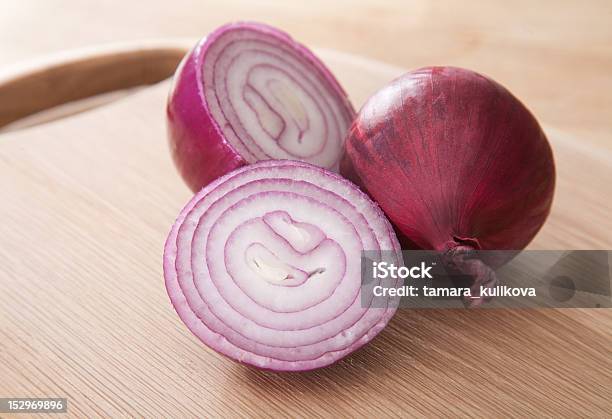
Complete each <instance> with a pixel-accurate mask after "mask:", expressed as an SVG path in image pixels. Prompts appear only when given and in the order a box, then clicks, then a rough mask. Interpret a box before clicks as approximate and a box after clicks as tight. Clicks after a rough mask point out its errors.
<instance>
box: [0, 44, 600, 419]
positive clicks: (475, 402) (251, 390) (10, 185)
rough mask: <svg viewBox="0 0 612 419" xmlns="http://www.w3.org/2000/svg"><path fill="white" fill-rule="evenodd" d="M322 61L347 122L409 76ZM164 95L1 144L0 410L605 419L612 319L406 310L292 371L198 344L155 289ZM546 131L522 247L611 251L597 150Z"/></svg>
mask: <svg viewBox="0 0 612 419" xmlns="http://www.w3.org/2000/svg"><path fill="white" fill-rule="evenodd" d="M182 52H183V47H182V46H180V47H176V48H174V47H168V46H167V45H157V46H155V45H147V46H139V47H138V48H135V47H127V48H126V47H122V48H120V49H118V50H117V49H113V48H110V49H106V50H105V51H103V52H100V51H96V50H94V51H89V52H87V53H86V54H84V55H83V54H80V53H75V54H72V55H70V56H69V57H62V58H61V59H59V60H55V61H53V62H52V63H50V62H48V61H46V62H43V63H39V64H36V65H34V66H33V67H29V68H28V69H27V71H26V72H25V73H21V75H20V74H19V73H14V74H13V76H10V77H9V76H4V82H3V83H2V84H0V115H3V116H2V118H4V119H3V123H6V122H8V121H10V120H14V119H16V118H18V117H21V116H24V115H26V114H28V113H31V112H32V111H34V110H41V109H44V108H46V107H49V106H51V105H56V104H58V103H62V102H64V101H66V100H73V99H79V98H83V97H86V96H89V95H91V94H94V93H100V92H104V91H109V90H113V89H115V88H127V87H132V86H135V85H137V84H140V83H152V82H155V81H157V80H160V79H162V78H163V77H165V76H167V75H168V74H169V72H170V71H171V69H172V68H173V67H174V66H175V65H176V61H177V60H178V58H179V57H180V55H181V54H182ZM318 53H319V55H320V56H321V57H322V59H323V60H324V61H325V62H326V63H327V64H328V65H329V66H330V67H331V68H332V70H333V71H334V72H335V74H336V75H337V76H338V78H339V80H340V81H341V83H342V84H343V85H344V86H345V87H346V89H347V90H348V92H349V94H350V96H351V97H352V98H353V100H354V103H355V104H356V105H357V106H359V105H361V104H362V103H363V101H364V100H365V98H366V97H367V96H368V95H369V94H370V93H372V92H374V91H375V90H376V88H377V87H380V86H381V85H383V84H385V83H386V82H387V81H389V80H390V79H391V78H393V77H395V76H397V75H399V74H400V73H401V72H402V69H399V68H395V67H390V66H388V65H384V64H381V63H377V62H373V61H370V60H367V59H364V58H360V57H355V56H351V55H347V54H343V53H339V52H335V51H323V50H321V51H318ZM15 74H16V75H15ZM66 83H68V84H66ZM168 86H169V82H168V81H163V82H161V83H159V84H156V85H153V86H150V87H147V88H144V89H141V90H139V91H138V92H137V93H134V94H132V95H129V96H127V97H124V98H122V99H120V100H118V101H114V102H112V103H110V104H106V105H104V106H101V107H97V108H95V109H93V110H89V111H87V112H84V113H80V114H76V115H72V116H70V117H66V118H63V119H59V120H56V121H54V122H50V123H47V124H43V125H38V126H35V127H32V128H28V129H24V130H19V131H12V132H7V133H5V134H3V135H0V191H2V195H1V197H0V220H1V221H0V257H1V259H0V261H1V263H0V285H1V286H2V289H1V292H0V396H1V397H7V396H11V397H13V396H14V397H67V398H68V400H69V402H68V403H69V405H68V406H69V407H68V411H69V414H70V415H73V416H80V417H85V416H87V417H91V416H114V417H117V416H125V415H130V416H146V417H196V416H200V417H202V416H221V415H224V416H242V415H248V416H251V415H254V416H273V415H274V416H276V415H285V416H302V415H320V416H335V417H337V416H367V417H374V416H387V415H392V416H397V415H403V416H432V415H433V416H458V415H461V416H468V415H469V416H481V417H492V416H504V417H506V416H514V417H544V416H547V417H559V416H573V417H577V416H583V417H584V416H591V417H604V416H608V417H609V416H610V415H611V414H612V310H603V309H601V310H586V309H572V310H515V311H510V310H400V311H399V312H398V313H397V314H396V316H395V317H394V319H393V320H392V322H391V323H390V325H389V326H388V327H387V328H386V329H385V330H384V331H383V332H382V333H381V334H380V335H379V337H378V338H376V339H375V341H374V342H373V343H372V344H370V345H369V346H367V347H366V348H364V349H362V350H360V351H358V352H357V353H355V354H353V355H352V356H350V357H348V358H346V359H345V360H343V361H341V362H339V363H337V364H336V365H334V366H331V367H329V368H325V369H322V370H318V371H313V372H308V373H301V374H278V373H271V372H262V371H257V370H254V369H251V368H249V367H245V366H241V365H239V364H236V363H234V362H232V361H230V360H228V359H225V358H223V357H221V356H219V355H217V354H216V353H214V352H213V351H212V350H210V349H208V348H207V347H205V346H203V345H202V344H201V343H200V342H199V341H198V340H197V339H196V338H195V337H194V336H192V335H191V333H190V332H189V331H188V330H187V328H186V327H184V326H183V325H182V323H181V322H180V320H179V318H178V316H177V315H176V313H175V312H174V310H173V308H172V306H171V305H170V302H169V300H168V297H167V295H166V292H165V289H164V285H163V277H162V249H163V243H164V239H165V237H166V234H167V232H168V231H169V229H170V226H171V224H172V223H173V221H174V218H175V217H176V215H177V214H178V212H179V210H180V209H181V208H182V206H183V205H184V204H185V203H186V202H187V200H188V199H189V198H190V196H191V193H190V192H189V190H188V189H187V188H186V186H185V185H184V184H183V182H182V181H181V179H180V178H179V176H178V174H177V172H176V171H175V169H174V167H173V164H172V162H171V160H170V157H169V153H168V147H167V144H166V137H165V126H164V124H165V121H164V104H165V98H166V93H167V90H168ZM508 87H509V88H510V89H512V86H508ZM15 109H19V111H18V112H17V114H15V113H14V110H15ZM11 110H13V114H11ZM73 112H74V109H71V110H70V112H68V113H73ZM47 118H48V116H47ZM0 119H1V118H0ZM543 123H544V125H545V127H546V121H543ZM546 131H547V132H548V134H549V137H550V139H551V141H552V143H553V148H554V152H555V158H556V163H557V167H558V173H559V181H558V185H557V191H556V196H555V205H554V209H553V212H552V215H551V216H550V218H549V220H548V222H547V224H546V226H545V227H544V228H543V230H542V231H541V232H540V234H539V235H538V236H537V238H536V239H535V240H534V242H533V244H532V246H531V247H532V248H538V249H588V248H597V249H610V248H612V220H611V207H612V205H611V202H612V201H611V199H610V197H611V196H612V187H611V185H610V180H611V179H612V177H611V175H612V156H611V154H610V151H609V150H604V149H599V148H597V147H595V146H593V145H590V143H589V141H588V139H585V138H572V136H571V135H569V134H567V133H563V132H560V131H558V130H555V129H554V127H546Z"/></svg>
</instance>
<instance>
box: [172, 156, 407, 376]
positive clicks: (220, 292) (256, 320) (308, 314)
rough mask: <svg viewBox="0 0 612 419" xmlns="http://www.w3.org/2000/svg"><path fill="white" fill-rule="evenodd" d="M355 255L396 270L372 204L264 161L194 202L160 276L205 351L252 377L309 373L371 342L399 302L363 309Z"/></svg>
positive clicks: (326, 175) (315, 172)
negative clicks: (258, 371) (253, 370)
mask: <svg viewBox="0 0 612 419" xmlns="http://www.w3.org/2000/svg"><path fill="white" fill-rule="evenodd" d="M362 250H368V251H369V250H372V251H375V252H376V251H378V252H380V253H379V254H380V255H381V259H382V258H385V259H386V260H389V259H391V260H390V262H391V263H396V264H397V263H401V255H400V254H399V252H398V251H399V243H398V242H397V238H396V237H395V233H394V232H393V229H392V227H391V225H390V224H389V222H388V221H387V220H386V218H385V217H384V215H383V214H382V212H381V211H380V209H379V208H378V207H377V206H376V204H374V203H373V202H372V201H371V200H370V199H369V198H368V197H367V196H366V195H365V194H363V193H362V192H361V191H359V189H358V188H357V187H356V186H355V185H353V184H352V183H350V182H348V181H347V180H345V179H343V178H342V177H340V176H339V175H336V174H334V173H332V172H329V171H327V170H324V169H321V168H319V167H316V166H313V165H310V164H307V163H301V162H296V161H272V160H271V161H266V162H260V163H256V164H253V165H250V166H245V167H242V168H239V169H237V170H235V171H233V172H231V173H229V174H227V175H225V176H223V177H221V178H219V179H217V180H216V181H214V182H212V183H210V184H209V185H208V186H206V187H205V188H204V189H202V190H201V191H200V192H199V193H198V194H196V195H195V197H194V198H193V199H192V200H191V201H190V202H189V203H188V204H187V206H186V207H185V208H184V209H183V211H182V212H181V214H180V215H179V217H178V219H177V221H176V223H175V224H174V226H173V228H172V231H171V232H170V234H169V236H168V240H167V242H166V246H165V250H164V276H165V279H166V288H167V291H168V294H169V296H170V299H171V301H172V303H173V305H174V307H175V309H176V311H177V313H178V314H179V316H180V317H181V319H182V320H183V322H184V323H185V325H187V327H188V328H189V329H190V330H191V331H192V332H193V333H194V334H195V335H196V336H198V337H199V338H200V339H201V340H202V342H204V343H205V344H206V345H208V346H210V347H211V348H213V349H215V350H216V351H218V352H220V353H222V354H224V355H227V356H229V357H230V358H233V359H235V360H237V361H239V362H244V363H247V364H251V365H254V366H257V367H259V368H265V369H272V370H287V371H299V370H309V369H314V368H319V367H323V366H326V365H328V364H331V363H333V362H335V361H337V360H339V359H340V358H342V357H344V356H346V355H347V354H349V353H351V352H353V351H354V350H356V349H357V348H359V347H361V346H362V345H364V344H365V343H367V342H368V341H370V340H371V339H372V338H373V337H374V336H375V335H376V334H377V333H378V332H379V331H380V330H382V329H383V328H384V327H385V325H386V324H387V322H388V321H389V319H390V318H391V316H392V315H393V314H394V312H395V310H396V308H397V305H398V302H399V300H398V298H397V297H396V298H389V297H386V299H385V301H386V305H384V306H381V303H380V301H377V304H376V307H374V306H373V305H372V298H370V299H369V300H368V298H369V297H367V296H368V295H373V294H372V293H365V292H364V296H365V297H364V298H363V299H362V297H363V296H362V294H361V293H362V292H363V291H362V289H361V252H362ZM382 250H390V251H391V252H389V251H387V252H384V253H382V252H381V251H382ZM389 254H391V255H392V256H388V255H389ZM381 282H382V283H381ZM381 282H379V283H378V284H380V285H383V286H389V287H393V286H396V285H398V284H389V283H386V282H385V281H381ZM374 285H376V284H371V286H372V287H373V286H374ZM368 289H369V288H368ZM364 301H365V303H364Z"/></svg>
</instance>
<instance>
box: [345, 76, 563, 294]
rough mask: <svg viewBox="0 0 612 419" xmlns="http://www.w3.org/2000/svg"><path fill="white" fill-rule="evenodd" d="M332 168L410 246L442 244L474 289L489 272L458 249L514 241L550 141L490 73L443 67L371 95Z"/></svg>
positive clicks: (536, 204)
mask: <svg viewBox="0 0 612 419" xmlns="http://www.w3.org/2000/svg"><path fill="white" fill-rule="evenodd" d="M341 173H343V174H344V175H345V176H347V177H348V178H350V179H352V180H353V181H355V182H356V183H358V184H360V185H361V186H362V187H363V188H364V189H365V190H366V191H367V192H368V193H369V194H370V195H371V196H372V197H373V198H374V199H375V200H376V201H377V202H378V204H379V205H380V206H381V208H382V209H383V211H385V213H386V214H387V216H388V217H389V218H390V220H391V221H392V222H393V223H394V224H395V226H396V227H397V229H398V230H399V231H401V232H402V233H403V234H404V235H405V236H406V238H407V239H408V240H409V241H410V242H412V244H413V245H415V246H416V247H420V248H423V249H435V250H438V251H442V252H447V255H448V261H449V265H451V266H454V267H456V268H458V269H459V270H462V271H464V272H465V273H467V274H470V275H472V276H473V278H474V288H475V289H477V290H479V289H480V288H479V286H481V285H483V286H492V285H494V283H495V276H494V275H493V274H492V271H491V269H489V268H488V267H487V266H485V265H484V264H483V263H482V262H480V261H475V260H468V259H467V258H466V257H465V256H466V252H469V251H470V250H471V249H483V250H487V249H499V250H507V249H522V248H524V247H525V246H526V245H527V244H528V243H529V241H530V240H531V239H532V238H533V237H534V235H535V234H536V233H537V231H538V230H539V229H540V227H541V226H542V224H543V223H544V221H545V219H546V217H547V216H548V213H549V211H550V207H551V203H552V198H553V190H554V184H555V168H554V163H553V155H552V151H551V148H550V146H549V144H548V141H547V140H546V136H545V135H544V133H543V132H542V129H541V128H540V126H539V125H538V122H537V121H536V119H535V118H534V117H533V115H532V114H531V113H530V112H529V111H528V110H527V108H525V106H524V105H523V104H522V103H521V102H520V101H519V100H518V99H516V98H515V97H514V96H513V95H512V94H511V93H510V92H509V91H508V90H506V89H505V88H504V87H502V86H501V85H499V84H498V83H496V82H494V81H493V80H491V79H489V78H487V77H484V76H482V75H480V74H477V73H474V72H472V71H469V70H464V69H460V68H452V67H431V68H423V69H420V70H416V71H414V72H410V73H408V74H406V75H404V76H402V77H400V78H398V79H396V80H395V81H393V82H392V83H391V84H389V85H388V86H386V87H385V88H383V89H382V90H380V91H378V92H377V93H376V94H374V96H372V97H371V98H370V99H369V100H368V101H367V103H366V104H365V105H364V107H363V108H362V109H361V111H360V112H359V115H358V116H357V118H356V120H355V121H354V123H353V125H352V127H351V129H350V134H349V136H348V139H347V141H346V154H345V156H344V158H343V161H342V167H341ZM479 302H480V300H475V301H473V303H479Z"/></svg>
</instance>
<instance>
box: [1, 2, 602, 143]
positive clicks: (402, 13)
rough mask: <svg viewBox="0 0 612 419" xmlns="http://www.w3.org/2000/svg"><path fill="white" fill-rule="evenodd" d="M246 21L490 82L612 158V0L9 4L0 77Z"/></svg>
mask: <svg viewBox="0 0 612 419" xmlns="http://www.w3.org/2000/svg"><path fill="white" fill-rule="evenodd" d="M236 20H256V21H262V22H266V23H270V24H272V25H274V26H277V27H280V28H282V29H284V30H286V31H288V32H289V33H291V34H292V35H293V36H295V37H296V39H299V40H300V41H302V42H304V43H306V44H307V45H309V46H315V47H323V48H329V49H335V50H338V51H347V52H352V53H355V54H357V55H360V56H365V57H369V58H373V59H376V60H380V61H384V62H387V63H391V64H395V65H399V66H401V67H403V68H410V69H413V68H418V67H422V66H426V65H442V64H444V65H457V66H462V67H467V68H471V69H474V70H476V71H480V72H482V73H486V74H489V75H491V76H492V77H493V78H494V79H495V80H498V81H500V82H501V83H503V84H504V85H506V86H508V87H509V88H510V89H511V90H512V91H513V92H514V93H515V94H516V95H517V96H518V97H520V98H521V99H523V100H524V101H525V102H526V103H527V104H529V107H530V108H531V109H533V110H534V111H535V113H536V114H537V115H538V116H539V117H540V118H542V119H543V120H544V121H546V122H547V123H549V124H551V125H554V126H555V127H557V128H559V129H562V130H564V131H565V132H568V133H570V134H572V136H573V137H574V138H576V139H578V140H579V141H581V142H582V141H586V140H587V139H588V141H594V142H596V143H597V144H598V145H599V146H602V147H606V148H607V149H608V150H612V143H611V142H610V132H612V101H610V100H609V95H610V92H612V24H611V22H612V1H610V0H587V1H584V0H537V1H534V0H512V1H510V2H509V1H508V0H462V1H457V0H335V1H329V0H308V1H295V0H291V1H285V0H222V1H220V0H171V1H169V0H148V1H147V2H146V4H143V2H142V1H137V0H105V1H83V0H53V1H47V0H19V1H10V0H6V1H2V2H0V66H1V67H6V66H8V65H11V64H16V63H20V62H22V61H24V60H29V59H32V58H36V57H38V56H41V55H47V54H49V53H52V52H57V51H63V50H66V49H74V48H82V47H89V46H91V45H100V44H104V43H115V42H123V41H129V40H142V39H150V38H169V37H172V38H175V37H190V38H199V37H201V36H203V35H204V34H206V33H208V32H209V31H211V30H212V29H214V28H215V27H217V26H219V25H221V24H224V23H226V22H228V21H236Z"/></svg>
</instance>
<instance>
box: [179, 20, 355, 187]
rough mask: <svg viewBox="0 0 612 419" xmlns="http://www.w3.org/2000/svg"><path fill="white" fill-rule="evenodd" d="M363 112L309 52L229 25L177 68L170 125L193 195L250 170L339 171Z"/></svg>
mask: <svg viewBox="0 0 612 419" xmlns="http://www.w3.org/2000/svg"><path fill="white" fill-rule="evenodd" d="M354 115H355V111H354V109H353V107H352V105H351V104H350V102H349V101H348V99H347V97H346V93H345V92H344V91H343V90H342V88H341V87H340V85H339V84H338V82H337V81H336V79H335V78H334V77H333V75H332V74H331V73H330V72H329V70H328V69H327V68H326V67H325V66H324V64H323V63H322V62H321V61H320V60H319V59H318V58H317V57H316V56H315V55H314V54H313V53H312V52H311V51H309V50H308V49H307V48H306V47H304V46H303V45H301V44H298V43H297V42H295V41H294V40H293V39H291V38H290V37H289V36H288V35H287V34H285V33H283V32H281V31H279V30H277V29H274V28H272V27H269V26H266V25H262V24H258V23H235V24H229V25H225V26H222V27H221V28H219V29H217V30H216V31H214V32H213V33H211V34H210V35H209V36H208V37H206V38H205V39H203V40H201V41H200V42H199V43H198V44H197V45H196V47H195V48H194V49H193V50H192V51H190V52H189V53H188V54H187V55H186V57H185V58H184V60H183V62H182V63H181V64H180V65H179V67H178V68H177V71H176V74H175V77H174V82H173V85H172V88H171V91H170V95H169V97H168V105H167V120H168V134H169V140H170V146H171V150H172V155H173V158H174V161H175V163H176V165H177V167H178V169H179V171H180V173H181V175H182V176H183V178H184V179H185V181H186V182H187V184H188V185H189V186H190V187H191V189H192V190H194V191H197V190H199V189H200V188H201V187H202V186H204V185H206V184H208V183H209V182H211V181H212V180H214V179H216V178H217V177H219V176H221V175H223V174H225V173H228V172H229V171H231V170H233V169H235V168H237V167H240V166H242V165H245V164H250V163H254V162H257V161H261V160H270V159H291V160H301V161H306V162H309V163H312V164H315V165H317V166H320V167H324V168H327V169H330V170H334V171H337V170H338V166H339V159H340V157H341V155H342V152H343V146H344V138H345V136H346V131H347V129H348V127H349V126H350V123H351V122H352V119H353V117H354Z"/></svg>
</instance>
